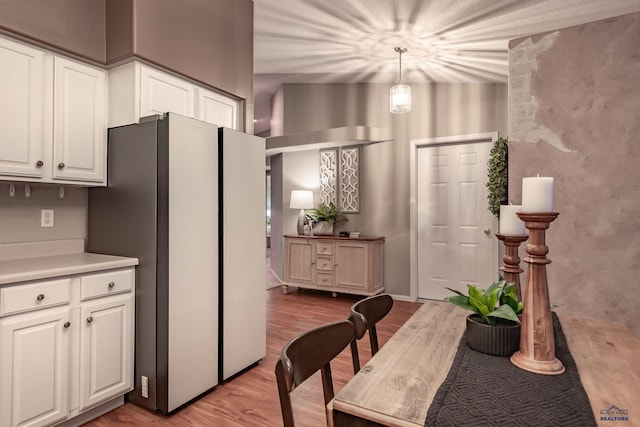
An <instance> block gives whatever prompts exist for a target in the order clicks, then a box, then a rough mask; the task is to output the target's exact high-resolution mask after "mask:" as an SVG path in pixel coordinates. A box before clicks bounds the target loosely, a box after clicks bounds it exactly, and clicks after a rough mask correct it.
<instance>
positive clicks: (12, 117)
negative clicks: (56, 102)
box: [0, 38, 44, 178]
mask: <svg viewBox="0 0 640 427" xmlns="http://www.w3.org/2000/svg"><path fill="white" fill-rule="evenodd" d="M43 82H44V53H43V52H42V51H40V50H37V49H33V48H31V47H29V46H26V45H23V44H19V43H14V42H12V41H9V40H7V39H4V38H0V94H2V95H1V96H0V177H2V175H14V176H24V177H35V178H41V177H42V165H43V156H42V155H43V135H42V115H43V111H42V109H43V98H44V91H43Z"/></svg>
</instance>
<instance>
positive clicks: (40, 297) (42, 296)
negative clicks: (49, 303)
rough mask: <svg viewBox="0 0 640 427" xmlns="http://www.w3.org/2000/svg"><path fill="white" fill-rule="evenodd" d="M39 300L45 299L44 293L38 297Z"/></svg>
mask: <svg viewBox="0 0 640 427" xmlns="http://www.w3.org/2000/svg"><path fill="white" fill-rule="evenodd" d="M36 299H37V300H38V301H42V300H43V299H44V294H40V295H38V296H37V297H36Z"/></svg>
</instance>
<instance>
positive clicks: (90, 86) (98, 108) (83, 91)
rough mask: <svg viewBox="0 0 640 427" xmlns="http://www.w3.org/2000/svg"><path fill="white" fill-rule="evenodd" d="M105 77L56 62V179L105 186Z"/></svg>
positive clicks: (89, 69)
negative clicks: (89, 182)
mask: <svg viewBox="0 0 640 427" xmlns="http://www.w3.org/2000/svg"><path fill="white" fill-rule="evenodd" d="M105 82H106V73H105V71H103V70H99V69H97V68H94V67H90V66H88V65H84V64H80V63H77V62H74V61H70V60H67V59H64V58H60V57H56V58H54V109H53V111H54V116H53V160H54V161H53V163H54V164H53V178H54V179H69V180H79V181H91V182H104V178H105V174H104V169H105V168H104V164H105V159H106V144H105V139H106V133H107V128H106V123H107V122H106V83H105Z"/></svg>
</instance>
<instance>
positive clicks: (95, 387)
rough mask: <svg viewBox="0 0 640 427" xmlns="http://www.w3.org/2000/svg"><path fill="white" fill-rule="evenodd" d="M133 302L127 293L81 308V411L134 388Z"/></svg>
mask: <svg viewBox="0 0 640 427" xmlns="http://www.w3.org/2000/svg"><path fill="white" fill-rule="evenodd" d="M103 300H104V301H103ZM132 303H133V301H132V297H131V294H125V295H122V296H118V297H109V298H101V299H99V300H97V301H95V302H92V303H87V304H84V305H83V307H82V308H81V309H80V410H83V409H86V408H89V407H91V406H93V405H95V404H97V403H100V402H102V401H104V400H106V399H107V398H109V397H111V396H115V395H117V394H122V393H126V392H128V391H129V390H131V389H132V386H133V375H132V372H133V370H132V363H133V357H132V356H133V347H132V344H133V342H132V339H131V338H132V333H131V331H132V326H133V325H132V317H131V314H132V313H131V311H132V310H131V307H132Z"/></svg>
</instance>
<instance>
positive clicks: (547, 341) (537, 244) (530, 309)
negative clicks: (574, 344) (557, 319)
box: [511, 212, 564, 375]
mask: <svg viewBox="0 0 640 427" xmlns="http://www.w3.org/2000/svg"><path fill="white" fill-rule="evenodd" d="M558 215H559V214H558V213H557V212H547V213H522V212H519V213H518V217H520V219H521V220H523V221H524V224H525V227H527V229H528V230H529V242H528V243H527V254H529V256H528V257H526V258H525V259H524V261H525V262H526V263H528V264H529V269H528V273H527V287H526V289H525V298H524V310H523V312H522V326H521V328H520V350H519V351H517V352H515V353H514V354H513V355H512V356H511V363H513V364H514V365H515V366H517V367H519V368H521V369H524V370H525V371H529V372H534V373H536V374H543V375H559V374H561V373H563V372H564V365H563V364H562V362H560V361H559V360H558V359H557V358H556V348H555V343H554V333H553V321H552V318H551V304H550V303H549V289H548V287H547V269H546V265H547V264H549V263H551V260H549V259H547V257H546V255H547V253H548V252H549V248H548V247H547V246H546V245H545V230H546V229H547V228H549V224H550V223H551V222H552V221H553V220H555V219H556V218H557V217H558Z"/></svg>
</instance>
